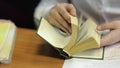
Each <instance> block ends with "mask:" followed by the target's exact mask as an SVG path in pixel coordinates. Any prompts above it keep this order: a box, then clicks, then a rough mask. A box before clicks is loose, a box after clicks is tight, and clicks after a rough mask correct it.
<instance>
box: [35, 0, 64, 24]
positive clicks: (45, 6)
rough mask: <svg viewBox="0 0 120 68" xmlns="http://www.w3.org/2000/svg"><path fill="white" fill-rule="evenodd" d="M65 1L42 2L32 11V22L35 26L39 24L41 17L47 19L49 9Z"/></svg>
mask: <svg viewBox="0 0 120 68" xmlns="http://www.w3.org/2000/svg"><path fill="white" fill-rule="evenodd" d="M65 1H66V0H42V1H41V2H40V3H39V4H38V5H37V7H36V8H35V11H34V21H35V23H36V25H38V24H39V20H40V18H41V17H44V18H47V16H48V13H49V11H50V9H51V8H53V7H54V6H55V5H56V4H57V3H63V2H65Z"/></svg>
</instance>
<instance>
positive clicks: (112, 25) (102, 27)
mask: <svg viewBox="0 0 120 68" xmlns="http://www.w3.org/2000/svg"><path fill="white" fill-rule="evenodd" d="M119 25H120V21H113V22H110V23H106V24H102V25H100V26H98V27H97V29H98V30H105V29H116V28H120V26H119Z"/></svg>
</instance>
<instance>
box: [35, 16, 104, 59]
mask: <svg viewBox="0 0 120 68" xmlns="http://www.w3.org/2000/svg"><path fill="white" fill-rule="evenodd" d="M70 17H71V29H72V34H71V35H70V36H65V35H62V34H61V33H60V31H59V30H58V29H56V28H55V27H54V26H52V25H51V24H50V23H49V22H48V21H47V20H46V19H44V18H41V20H40V25H39V27H38V31H37V34H38V35H39V36H40V37H42V38H43V39H44V40H46V41H47V42H48V43H50V44H51V45H52V46H53V47H55V48H56V49H57V50H58V51H59V52H60V54H61V55H62V56H64V57H66V58H71V57H81V58H96V59H103V56H104V47H102V48H100V38H101V32H100V31H98V30H97V29H96V27H97V24H96V22H95V21H94V20H92V19H91V18H87V19H86V20H84V16H83V15H81V17H80V19H79V21H78V18H77V17H73V16H70Z"/></svg>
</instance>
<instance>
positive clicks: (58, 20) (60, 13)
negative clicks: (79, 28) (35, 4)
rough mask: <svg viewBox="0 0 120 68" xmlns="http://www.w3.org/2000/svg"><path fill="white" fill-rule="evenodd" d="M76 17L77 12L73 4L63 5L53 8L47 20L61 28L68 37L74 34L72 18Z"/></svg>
mask: <svg viewBox="0 0 120 68" xmlns="http://www.w3.org/2000/svg"><path fill="white" fill-rule="evenodd" d="M69 15H72V16H76V10H75V8H74V6H73V5H72V4H67V3H61V4H57V5H56V6H55V7H53V8H52V9H51V10H50V12H49V14H48V17H47V20H48V21H49V22H50V24H52V25H53V26H55V27H58V28H60V29H61V30H63V31H64V32H66V33H67V34H68V35H70V34H71V33H72V30H71V24H70V23H71V22H70V16H69Z"/></svg>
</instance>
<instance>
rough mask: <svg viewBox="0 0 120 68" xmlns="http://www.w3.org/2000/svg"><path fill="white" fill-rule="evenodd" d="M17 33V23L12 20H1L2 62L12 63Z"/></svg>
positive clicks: (0, 59)
mask: <svg viewBox="0 0 120 68" xmlns="http://www.w3.org/2000/svg"><path fill="white" fill-rule="evenodd" d="M15 35H16V26H15V24H14V23H13V22H12V21H10V20H0V63H5V64H8V63H10V61H11V57H12V52H13V45H14V40H15Z"/></svg>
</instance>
